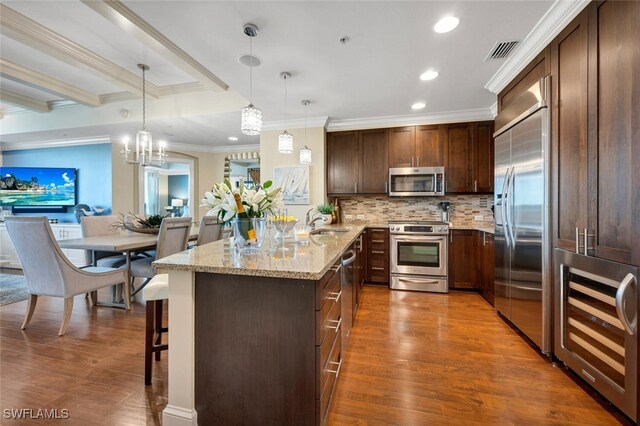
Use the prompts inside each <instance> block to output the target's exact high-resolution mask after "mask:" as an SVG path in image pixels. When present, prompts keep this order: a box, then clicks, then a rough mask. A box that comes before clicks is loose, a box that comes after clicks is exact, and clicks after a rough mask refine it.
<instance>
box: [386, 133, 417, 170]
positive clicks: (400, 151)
mask: <svg viewBox="0 0 640 426" xmlns="http://www.w3.org/2000/svg"><path fill="white" fill-rule="evenodd" d="M415 162H416V128H415V126H408V127H394V128H392V129H389V167H390V168H391V167H417V166H416V164H415Z"/></svg>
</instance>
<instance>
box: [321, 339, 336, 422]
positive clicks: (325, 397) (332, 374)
mask: <svg viewBox="0 0 640 426" xmlns="http://www.w3.org/2000/svg"><path fill="white" fill-rule="evenodd" d="M340 340H341V339H339V338H338V339H336V343H335V345H334V346H333V349H332V350H331V353H330V355H329V359H328V360H327V364H326V366H325V367H324V368H323V369H322V380H321V382H322V393H321V394H320V417H321V419H320V420H321V421H320V423H319V424H324V423H325V422H326V418H327V414H328V411H329V403H330V402H331V397H332V396H333V391H334V389H335V385H336V382H337V381H338V377H339V376H340V374H341V369H342V348H341V342H340Z"/></svg>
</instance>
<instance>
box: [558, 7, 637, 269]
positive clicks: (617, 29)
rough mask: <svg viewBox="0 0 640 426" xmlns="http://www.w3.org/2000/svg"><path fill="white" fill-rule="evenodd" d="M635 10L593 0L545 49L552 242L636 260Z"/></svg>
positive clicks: (629, 261) (610, 257)
mask: <svg viewBox="0 0 640 426" xmlns="http://www.w3.org/2000/svg"><path fill="white" fill-rule="evenodd" d="M639 18H640V3H638V2H633V1H619V2H618V1H606V2H593V3H591V4H590V5H589V6H588V7H587V8H586V9H585V10H584V11H583V12H582V13H581V14H580V15H579V16H578V17H577V18H576V19H575V20H574V21H573V22H572V23H571V24H570V25H569V26H568V27H567V28H566V29H565V30H563V32H562V33H561V34H560V35H559V36H558V37H557V38H556V39H555V40H554V41H553V42H552V43H551V45H550V48H549V55H550V64H551V82H552V96H551V97H552V105H551V114H552V116H551V122H552V128H551V143H552V152H553V154H554V155H553V156H552V157H553V165H552V188H553V200H552V201H553V202H552V204H553V242H554V246H555V247H559V248H563V249H566V250H571V251H576V248H577V249H578V251H579V252H580V253H585V251H586V252H587V254H589V255H591V256H596V257H600V258H603V259H608V260H613V261H617V262H622V263H627V264H634V265H639V266H640V244H638V241H640V222H639V221H638V218H637V215H638V212H640V172H639V171H638V167H637V165H638V164H640V143H639V142H638V140H639V139H638V135H639V134H640V130H639V129H640V114H638V113H637V112H638V111H639V110H640V85H638V84H637V76H638V75H640V44H639V43H638V40H640V25H638V19H639ZM585 233H586V234H587V236H586V248H585V236H584V234H585Z"/></svg>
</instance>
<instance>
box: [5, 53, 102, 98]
mask: <svg viewBox="0 0 640 426" xmlns="http://www.w3.org/2000/svg"><path fill="white" fill-rule="evenodd" d="M0 75H1V76H2V77H5V78H8V79H9V80H13V81H15V82H18V83H21V84H25V85H27V86H29V87H33V88H35V89H39V90H43V91H45V92H47V93H51V94H53V95H56V96H60V97H61V98H64V99H69V100H72V101H74V102H77V103H80V104H83V105H86V106H89V107H96V106H98V105H100V97H99V96H98V95H96V94H93V93H91V92H88V91H86V90H83V89H80V88H79V87H76V86H73V85H71V84H68V83H65V82H64V81H61V80H58V79H56V78H53V77H50V76H48V75H46V74H43V73H41V72H38V71H36V70H32V69H31V68H27V67H24V66H22V65H19V64H16V63H14V62H11V61H8V60H6V59H3V58H0Z"/></svg>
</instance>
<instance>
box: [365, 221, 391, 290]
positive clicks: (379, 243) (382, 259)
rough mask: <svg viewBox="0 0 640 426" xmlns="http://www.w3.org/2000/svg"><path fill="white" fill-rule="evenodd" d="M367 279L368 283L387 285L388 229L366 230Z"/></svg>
mask: <svg viewBox="0 0 640 426" xmlns="http://www.w3.org/2000/svg"><path fill="white" fill-rule="evenodd" d="M367 236H368V241H367V277H366V280H367V282H369V283H377V284H388V283H389V229H387V228H370V229H368V230H367Z"/></svg>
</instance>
